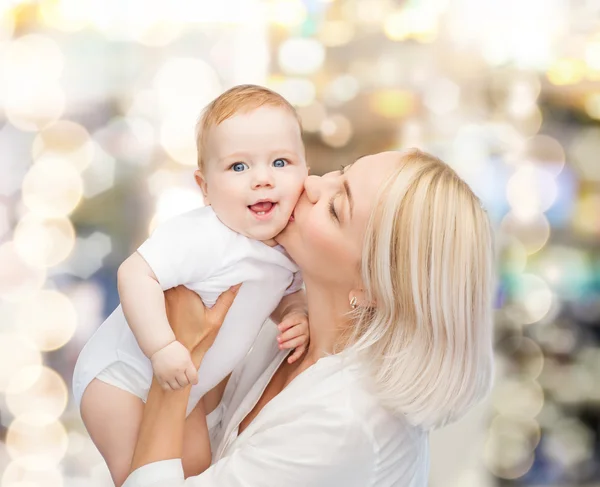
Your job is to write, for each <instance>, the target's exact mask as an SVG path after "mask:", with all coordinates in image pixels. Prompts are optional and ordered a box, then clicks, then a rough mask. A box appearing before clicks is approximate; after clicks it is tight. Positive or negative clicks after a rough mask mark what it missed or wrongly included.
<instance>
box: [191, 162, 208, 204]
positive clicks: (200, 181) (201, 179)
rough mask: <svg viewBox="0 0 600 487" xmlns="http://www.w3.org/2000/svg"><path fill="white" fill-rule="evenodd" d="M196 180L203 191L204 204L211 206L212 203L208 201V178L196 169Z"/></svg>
mask: <svg viewBox="0 0 600 487" xmlns="http://www.w3.org/2000/svg"><path fill="white" fill-rule="evenodd" d="M194 179H195V180H196V184H197V185H198V187H199V188H200V191H202V197H203V198H204V204H205V205H207V206H208V205H210V201H209V199H208V185H207V184H206V178H205V177H204V175H203V174H202V172H201V171H200V169H196V170H195V171H194Z"/></svg>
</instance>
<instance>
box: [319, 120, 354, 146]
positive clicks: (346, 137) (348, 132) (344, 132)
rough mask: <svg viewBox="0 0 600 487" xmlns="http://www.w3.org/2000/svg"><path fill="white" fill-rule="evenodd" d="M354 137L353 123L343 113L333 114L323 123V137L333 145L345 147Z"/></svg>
mask: <svg viewBox="0 0 600 487" xmlns="http://www.w3.org/2000/svg"><path fill="white" fill-rule="evenodd" d="M351 137H352V124H351V123H350V120H348V119H347V118H346V117H344V116H343V115H331V116H330V117H327V118H326V119H325V120H323V122H322V123H321V139H322V140H323V142H325V143H326V144H327V145H330V146H331V147H343V146H345V145H346V144H347V143H348V142H349V141H350V138H351Z"/></svg>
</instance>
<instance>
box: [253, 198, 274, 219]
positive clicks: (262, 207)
mask: <svg viewBox="0 0 600 487" xmlns="http://www.w3.org/2000/svg"><path fill="white" fill-rule="evenodd" d="M276 204H277V203H273V202H272V201H259V202H258V203H254V204H253V205H249V206H248V208H249V209H250V211H252V212H254V213H256V214H257V215H259V216H262V215H266V214H267V213H269V212H270V211H271V210H272V209H273V207H274V206H275V205H276Z"/></svg>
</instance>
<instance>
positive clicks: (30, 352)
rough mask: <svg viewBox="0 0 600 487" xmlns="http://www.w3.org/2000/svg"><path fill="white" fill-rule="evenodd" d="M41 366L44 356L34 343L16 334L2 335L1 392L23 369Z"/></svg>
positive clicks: (0, 359)
mask: <svg viewBox="0 0 600 487" xmlns="http://www.w3.org/2000/svg"><path fill="white" fill-rule="evenodd" d="M41 364H42V356H41V354H40V352H39V350H37V349H36V348H35V346H34V344H33V343H31V342H29V341H27V340H26V339H25V338H23V337H22V336H19V335H16V334H9V333H0V392H4V391H5V390H6V389H7V388H8V385H9V383H10V381H11V380H12V378H13V377H14V376H15V375H16V374H17V373H18V372H19V371H20V370H21V369H23V368H25V367H31V366H40V365H41Z"/></svg>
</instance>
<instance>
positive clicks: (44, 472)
mask: <svg viewBox="0 0 600 487" xmlns="http://www.w3.org/2000/svg"><path fill="white" fill-rule="evenodd" d="M31 467H32V465H27V463H26V462H23V461H20V460H15V461H13V462H11V463H9V464H8V466H7V467H6V470H5V471H4V474H3V475H2V484H1V485H2V487H42V486H43V487H63V486H64V482H63V476H62V473H61V472H60V470H59V468H58V467H54V468H43V469H32V468H31Z"/></svg>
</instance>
